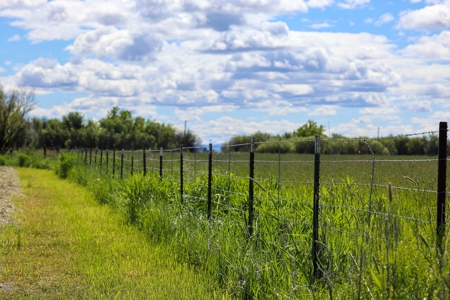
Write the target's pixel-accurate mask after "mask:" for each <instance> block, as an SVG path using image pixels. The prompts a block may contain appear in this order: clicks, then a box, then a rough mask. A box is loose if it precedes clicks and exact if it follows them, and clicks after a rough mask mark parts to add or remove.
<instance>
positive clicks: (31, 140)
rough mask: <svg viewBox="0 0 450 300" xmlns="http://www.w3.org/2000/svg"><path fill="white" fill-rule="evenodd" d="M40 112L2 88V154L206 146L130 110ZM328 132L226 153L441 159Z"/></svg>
mask: <svg viewBox="0 0 450 300" xmlns="http://www.w3.org/2000/svg"><path fill="white" fill-rule="evenodd" d="M34 107H35V98H34V92H33V91H30V90H14V91H13V92H11V93H9V94H7V93H5V92H4V90H3V88H2V87H1V86H0V153H5V152H7V151H9V150H11V149H17V148H21V147H31V148H43V147H44V146H46V147H51V148H59V147H60V148H69V149H70V148H71V149H73V148H100V149H142V148H146V149H149V148H150V149H159V148H161V147H163V148H165V149H171V148H177V147H179V146H180V145H183V146H184V147H195V146H198V145H199V144H200V143H201V140H200V138H199V137H198V136H197V135H195V134H194V133H193V132H192V131H190V130H188V131H186V132H181V131H180V130H177V128H176V127H174V126H173V125H171V124H164V123H160V122H158V121H156V120H146V119H144V118H143V117H140V116H133V114H132V112H131V111H129V110H121V109H120V108H119V107H117V106H115V107H113V108H112V109H111V110H110V111H108V113H107V115H106V116H105V117H104V118H102V119H100V120H99V121H96V120H93V119H87V120H86V119H85V118H84V115H82V114H81V113H79V112H70V113H68V114H67V115H65V116H63V117H62V118H61V119H56V118H53V119H46V118H37V117H33V118H29V117H28V114H29V113H30V112H31V111H32V110H33V108H34ZM324 132H325V127H324V126H323V125H318V124H317V123H316V122H314V121H312V120H308V121H307V122H306V123H305V124H303V125H302V126H300V127H299V128H298V129H296V130H294V131H292V132H285V133H284V134H281V135H271V134H268V133H263V132H260V131H258V132H256V133H254V134H252V135H235V136H233V137H232V138H231V139H230V140H229V141H228V142H227V143H225V144H224V146H223V147H222V150H223V151H228V150H229V149H228V145H235V146H232V149H231V150H232V151H249V150H250V149H249V148H250V147H249V143H250V140H251V138H253V140H254V141H255V142H256V143H257V144H256V151H257V152H260V153H279V152H280V153H314V142H312V140H313V139H314V137H315V136H316V135H319V136H321V137H322V143H321V153H323V154H361V153H362V154H370V153H371V152H370V150H372V151H373V152H374V153H375V154H379V155H437V153H438V137H437V136H436V135H427V136H416V137H405V136H389V137H384V138H381V139H371V140H370V142H369V145H370V149H369V147H368V145H367V144H366V143H365V142H364V140H365V139H366V137H358V138H347V137H345V136H342V135H340V134H333V135H332V136H331V137H327V136H326V135H325V134H324Z"/></svg>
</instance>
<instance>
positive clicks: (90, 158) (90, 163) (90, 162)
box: [89, 148, 92, 166]
mask: <svg viewBox="0 0 450 300" xmlns="http://www.w3.org/2000/svg"><path fill="white" fill-rule="evenodd" d="M89 166H92V148H90V149H89Z"/></svg>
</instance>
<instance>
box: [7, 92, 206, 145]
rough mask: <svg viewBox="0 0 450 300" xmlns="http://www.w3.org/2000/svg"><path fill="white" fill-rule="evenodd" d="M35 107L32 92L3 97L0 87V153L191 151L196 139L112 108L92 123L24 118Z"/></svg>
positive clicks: (73, 117) (72, 116)
mask: <svg viewBox="0 0 450 300" xmlns="http://www.w3.org/2000/svg"><path fill="white" fill-rule="evenodd" d="M34 107H35V100H34V92H33V91H24V90H15V91H13V92H12V93H9V94H6V93H5V92H4V91H3V89H2V88H1V86H0V144H1V146H0V153H6V152H7V151H9V150H11V149H17V148H22V147H31V148H43V147H44V146H46V147H49V148H69V149H74V148H100V149H143V148H146V149H149V148H150V149H159V148H161V147H164V148H165V149H170V148H176V147H179V146H180V145H181V144H182V145H183V146H184V147H194V146H195V145H197V144H200V143H201V141H200V138H199V137H198V136H197V135H195V134H194V133H193V132H192V131H191V130H187V131H186V132H182V131H180V130H178V129H177V128H176V127H175V126H173V125H172V124H164V123H160V122H158V121H156V120H147V119H144V118H143V117H140V116H133V114H132V112H131V111H129V110H122V109H120V108H119V107H117V106H116V107H113V108H112V109H111V110H110V111H108V113H107V115H106V116H105V117H104V118H102V119H100V120H98V121H96V120H94V119H85V118H84V115H83V114H81V113H79V112H70V113H68V114H67V115H65V116H63V117H62V118H61V119H57V118H52V119H46V118H38V117H32V118H30V117H28V114H29V113H30V112H31V111H32V110H33V108H34Z"/></svg>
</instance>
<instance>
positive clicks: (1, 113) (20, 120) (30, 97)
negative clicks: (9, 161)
mask: <svg viewBox="0 0 450 300" xmlns="http://www.w3.org/2000/svg"><path fill="white" fill-rule="evenodd" d="M34 106H35V98H34V91H32V90H27V89H20V90H17V89H16V90H13V91H12V92H11V93H10V94H6V93H5V91H4V90H3V87H1V86H0V153H5V152H7V151H8V150H10V149H13V148H14V147H19V146H22V144H23V143H24V138H25V135H26V132H27V120H26V117H27V115H28V114H29V112H31V111H32V110H33V109H34Z"/></svg>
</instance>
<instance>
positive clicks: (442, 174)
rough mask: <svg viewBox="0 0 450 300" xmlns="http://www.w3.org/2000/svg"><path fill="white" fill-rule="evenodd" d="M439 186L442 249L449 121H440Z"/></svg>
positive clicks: (438, 199) (438, 241)
mask: <svg viewBox="0 0 450 300" xmlns="http://www.w3.org/2000/svg"><path fill="white" fill-rule="evenodd" d="M438 159H439V160H438V188H437V224H436V225H437V228H436V233H437V247H438V249H439V250H442V238H443V237H444V235H445V194H446V191H447V187H446V180H447V122H440V123H439V154H438Z"/></svg>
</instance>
